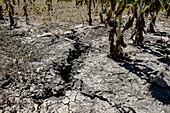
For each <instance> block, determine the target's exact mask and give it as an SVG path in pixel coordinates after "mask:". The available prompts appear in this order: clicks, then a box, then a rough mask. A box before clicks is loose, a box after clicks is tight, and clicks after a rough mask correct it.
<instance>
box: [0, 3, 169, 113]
mask: <svg viewBox="0 0 170 113" xmlns="http://www.w3.org/2000/svg"><path fill="white" fill-rule="evenodd" d="M70 4H71V3H70ZM59 6H61V5H59ZM71 6H72V5H70V7H71ZM63 7H64V6H63ZM63 7H62V8H60V7H57V8H56V9H55V10H53V11H56V12H57V13H50V14H47V13H46V15H48V16H46V15H45V14H39V15H38V16H36V14H32V17H30V21H29V23H30V24H29V25H27V24H26V23H25V19H24V17H22V16H18V15H15V16H14V18H15V20H17V27H16V28H13V29H11V28H10V27H9V17H8V16H6V17H5V20H0V112H2V113H10V112H11V113H15V112H16V113H37V112H39V113H168V112H169V111H170V66H169V65H170V18H169V17H168V18H165V17H164V15H163V14H160V15H159V17H158V19H157V22H156V26H155V31H156V32H155V33H147V34H144V47H139V46H134V45H133V44H132V40H131V39H130V36H131V32H132V30H133V27H132V28H131V29H130V30H127V31H126V32H125V35H124V37H125V43H126V44H127V47H126V48H125V49H124V51H125V52H127V53H128V58H127V59H125V60H124V61H122V62H117V61H114V60H113V59H111V58H108V57H107V55H108V54H109V48H110V47H109V40H108V38H109V31H110V29H111V28H110V27H108V28H106V27H105V26H104V25H103V24H99V16H98V15H96V14H95V10H94V12H93V25H92V26H88V25H87V22H86V19H87V17H86V16H87V15H83V13H85V14H87V12H83V11H85V10H84V9H83V8H81V9H77V8H73V7H71V8H69V7H66V8H65V9H63ZM69 11H73V13H70V12H69ZM77 11H80V12H77ZM96 11H98V10H97V9H96ZM18 13H19V12H18ZM21 13H22V12H21ZM30 13H31V12H30ZM76 13H80V14H79V15H77V14H76ZM75 16H76V17H75ZM73 17H74V18H73ZM63 18H64V19H63ZM127 19H128V16H127V15H126V16H123V22H122V24H124V21H127ZM149 21H150V20H147V21H146V25H148V23H149Z"/></svg>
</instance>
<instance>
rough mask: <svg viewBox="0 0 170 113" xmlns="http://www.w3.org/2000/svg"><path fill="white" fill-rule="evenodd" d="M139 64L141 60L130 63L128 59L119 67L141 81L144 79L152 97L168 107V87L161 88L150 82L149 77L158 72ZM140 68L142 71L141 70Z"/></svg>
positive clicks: (169, 98)
mask: <svg viewBox="0 0 170 113" xmlns="http://www.w3.org/2000/svg"><path fill="white" fill-rule="evenodd" d="M140 62H142V60H135V61H133V63H132V60H131V59H128V60H126V61H125V62H123V63H120V64H119V65H120V66H121V67H124V68H125V69H127V70H129V72H132V73H134V74H135V75H137V76H138V77H140V78H141V79H145V80H146V81H147V82H148V83H149V84H150V86H149V91H150V93H151V95H152V97H153V98H155V99H156V100H158V101H160V102H162V103H163V104H166V105H170V87H168V86H167V87H165V88H163V87H161V86H159V85H157V84H156V83H153V82H151V81H150V75H152V74H153V75H155V74H157V73H158V71H154V70H153V69H151V68H149V67H148V66H146V65H142V64H139V63H140ZM139 67H140V68H139ZM141 67H142V68H143V69H141ZM144 70H145V71H144Z"/></svg>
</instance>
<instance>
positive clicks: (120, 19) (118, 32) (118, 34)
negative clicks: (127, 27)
mask: <svg viewBox="0 0 170 113" xmlns="http://www.w3.org/2000/svg"><path fill="white" fill-rule="evenodd" d="M121 22H122V12H121V14H120V15H119V25H118V31H117V39H119V38H120V34H121Z"/></svg>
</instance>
